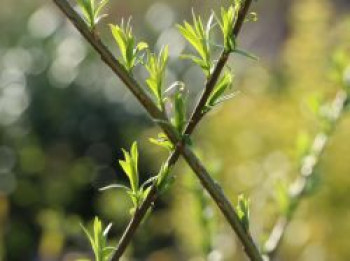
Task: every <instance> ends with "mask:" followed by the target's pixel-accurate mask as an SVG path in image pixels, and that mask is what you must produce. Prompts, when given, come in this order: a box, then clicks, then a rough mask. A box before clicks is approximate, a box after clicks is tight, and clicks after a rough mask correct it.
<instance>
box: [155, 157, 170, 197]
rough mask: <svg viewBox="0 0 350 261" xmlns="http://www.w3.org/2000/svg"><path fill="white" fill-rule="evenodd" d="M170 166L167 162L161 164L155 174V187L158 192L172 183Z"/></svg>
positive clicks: (162, 191)
mask: <svg viewBox="0 0 350 261" xmlns="http://www.w3.org/2000/svg"><path fill="white" fill-rule="evenodd" d="M170 171H171V167H169V165H168V164H167V163H164V164H162V166H161V168H160V170H159V173H158V175H157V187H158V190H159V191H160V193H161V194H162V193H164V192H165V191H166V190H167V189H168V188H169V187H170V185H171V184H172V183H173V181H174V178H173V177H172V176H170Z"/></svg>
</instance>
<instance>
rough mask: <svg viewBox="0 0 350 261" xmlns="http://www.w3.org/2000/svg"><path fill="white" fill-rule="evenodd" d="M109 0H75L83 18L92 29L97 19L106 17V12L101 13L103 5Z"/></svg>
mask: <svg viewBox="0 0 350 261" xmlns="http://www.w3.org/2000/svg"><path fill="white" fill-rule="evenodd" d="M108 1H109V0H101V1H100V2H96V0H77V4H78V6H79V8H80V9H81V12H82V15H83V18H84V20H85V22H86V24H87V25H88V26H89V28H90V30H94V29H95V27H96V25H97V24H98V23H99V21H100V20H101V19H102V18H104V17H106V14H101V11H102V9H103V7H104V6H105V5H106V4H107V3H108Z"/></svg>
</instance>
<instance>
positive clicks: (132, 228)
mask: <svg viewBox="0 0 350 261" xmlns="http://www.w3.org/2000/svg"><path fill="white" fill-rule="evenodd" d="M251 3H252V0H247V1H245V2H244V4H243V6H242V8H241V9H240V11H239V13H238V18H237V22H236V23H235V26H234V28H233V29H232V30H233V36H234V37H237V36H238V34H239V32H240V31H241V28H242V25H243V21H244V20H245V17H246V15H247V13H248V10H249V7H250V5H251ZM228 58H229V53H228V52H225V51H223V52H222V53H221V55H220V58H219V60H218V62H217V64H216V66H215V68H214V70H213V72H212V74H211V76H210V77H209V79H208V80H207V82H206V84H205V88H204V90H203V92H202V94H201V96H200V98H199V100H198V103H197V104H196V106H195V109H194V111H193V113H192V115H191V117H190V120H189V122H188V124H187V126H186V128H185V131H184V134H186V135H191V134H192V133H193V131H194V130H195V128H196V126H197V125H198V123H199V122H200V121H201V119H202V118H203V116H204V114H205V113H204V112H203V109H204V107H205V105H206V103H207V100H208V98H209V96H210V94H211V92H212V91H213V89H214V87H215V85H216V83H217V82H218V79H219V77H220V74H221V72H222V70H223V68H224V67H225V64H226V63H227V60H228ZM180 149H181V146H176V148H175V149H174V151H173V152H172V153H171V155H170V156H169V158H168V159H167V163H166V164H167V165H168V166H172V165H174V164H175V163H176V162H177V160H178V159H179V156H180ZM157 197H158V194H157V186H156V184H153V185H152V187H151V191H150V193H149V194H148V196H147V198H146V199H145V201H144V202H143V203H142V205H141V206H140V208H139V209H137V210H136V212H135V215H134V216H133V218H132V219H131V220H130V222H129V224H128V226H127V227H126V229H125V230H124V233H123V235H122V237H121V238H120V240H119V244H118V246H117V249H116V251H115V253H114V256H113V258H114V259H111V260H112V261H114V260H118V259H119V258H120V257H121V256H122V255H123V253H124V251H125V249H126V247H127V246H128V244H129V243H130V241H131V239H132V238H133V235H134V234H135V232H136V230H137V228H138V226H139V224H140V223H141V221H142V220H143V218H144V216H145V215H146V213H147V210H148V209H149V208H150V207H151V205H152V204H153V202H154V201H155V200H156V199H157ZM151 199H152V200H151Z"/></svg>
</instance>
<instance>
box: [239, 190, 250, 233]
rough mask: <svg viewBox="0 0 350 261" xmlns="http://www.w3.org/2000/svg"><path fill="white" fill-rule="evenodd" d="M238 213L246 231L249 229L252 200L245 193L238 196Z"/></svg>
mask: <svg viewBox="0 0 350 261" xmlns="http://www.w3.org/2000/svg"><path fill="white" fill-rule="evenodd" d="M237 215H238V217H239V219H240V220H241V223H242V225H243V227H244V229H245V230H246V231H248V230H249V218H250V200H249V199H248V198H246V197H245V196H244V195H243V194H241V195H239V196H238V204H237Z"/></svg>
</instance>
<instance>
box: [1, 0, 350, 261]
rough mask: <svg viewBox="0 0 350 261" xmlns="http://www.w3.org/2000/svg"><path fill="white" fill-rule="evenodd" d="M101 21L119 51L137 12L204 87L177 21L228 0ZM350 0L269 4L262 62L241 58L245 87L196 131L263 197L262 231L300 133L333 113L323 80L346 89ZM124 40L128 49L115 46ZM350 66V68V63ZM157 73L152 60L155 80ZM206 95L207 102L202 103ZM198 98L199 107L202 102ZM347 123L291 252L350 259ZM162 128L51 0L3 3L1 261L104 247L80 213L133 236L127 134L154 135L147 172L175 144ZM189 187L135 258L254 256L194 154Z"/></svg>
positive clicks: (257, 229)
mask: <svg viewBox="0 0 350 261" xmlns="http://www.w3.org/2000/svg"><path fill="white" fill-rule="evenodd" d="M110 2H111V3H110V4H109V5H108V8H107V9H106V12H108V13H109V14H110V15H109V17H108V18H107V19H106V20H105V21H104V22H103V23H102V24H101V25H100V27H99V30H100V31H101V35H102V36H103V38H104V40H105V41H106V43H108V45H109V46H110V48H111V49H112V50H113V52H115V51H116V47H115V46H114V45H113V42H112V39H111V36H110V34H109V32H108V27H107V26H106V24H107V23H111V22H112V23H119V22H120V20H121V18H122V17H128V16H130V15H132V16H133V20H132V24H133V25H134V31H135V35H137V38H138V39H140V40H141V39H142V40H146V41H148V42H149V43H150V44H151V46H154V48H155V49H156V50H159V48H160V47H161V45H163V44H169V45H170V56H171V60H170V65H169V70H168V72H167V75H168V82H169V83H170V82H173V81H175V80H183V81H185V83H187V84H189V85H190V86H189V89H190V92H191V93H190V94H191V97H192V98H191V101H192V99H194V98H196V97H197V95H198V93H199V91H200V88H202V86H203V81H204V78H203V76H202V75H201V72H200V70H199V69H198V68H197V67H195V66H193V65H191V64H190V63H188V62H186V61H178V57H179V55H180V54H181V53H182V52H183V51H184V49H185V48H186V43H185V41H184V40H183V39H182V38H181V36H180V35H179V33H178V32H177V30H176V28H175V27H174V24H175V23H180V22H182V21H183V19H188V18H189V17H190V14H191V8H192V7H193V8H194V9H195V10H196V12H198V13H200V14H202V15H203V17H208V14H209V13H210V10H211V8H214V9H215V8H216V10H217V7H218V6H219V5H221V4H224V5H225V4H227V1H209V0H190V1H185V0H178V1H170V0H162V1H153V0H143V1H139V0H128V1H116V0H115V1H114V0H111V1H110ZM349 10H350V2H349V1H348V0H343V1H340V0H338V1H334V0H293V1H287V0H283V1H281V0H270V1H259V2H258V3H255V4H254V5H253V11H256V12H258V15H259V20H258V22H257V23H248V24H246V25H245V27H244V30H243V32H242V35H241V38H240V41H239V44H240V45H241V47H242V48H243V49H245V50H249V51H251V52H253V53H255V54H256V55H258V56H259V57H260V61H259V62H255V61H249V60H247V59H246V58H242V57H239V56H236V55H234V56H233V57H232V58H231V60H230V66H231V67H232V68H234V71H235V74H236V78H235V88H236V89H239V90H240V95H239V96H237V97H236V98H235V99H233V100H230V101H228V102H226V103H225V104H224V105H222V106H220V107H218V108H217V109H215V110H214V111H213V112H211V113H210V115H209V116H208V117H207V119H206V120H204V121H203V122H202V124H201V125H202V126H201V127H200V128H198V131H197V132H196V134H195V138H194V142H195V146H196V148H197V150H198V154H199V155H200V156H201V157H202V158H203V159H204V160H205V163H206V166H207V167H208V168H209V169H210V170H211V172H212V173H213V175H215V178H216V179H218V180H219V181H220V182H221V183H222V184H224V186H223V188H224V190H225V192H226V193H227V194H228V195H229V196H230V198H231V199H232V202H234V203H236V199H237V195H238V194H239V193H245V194H247V195H249V196H250V198H251V202H252V222H251V226H252V227H251V230H252V233H253V236H254V237H255V238H256V239H257V240H258V241H259V242H263V240H264V239H265V238H266V236H267V235H268V233H269V231H270V230H271V227H272V225H273V222H274V221H275V219H276V217H277V215H278V208H277V207H276V201H275V199H274V193H273V188H274V184H275V183H277V182H280V181H282V182H286V183H287V184H289V183H290V182H291V181H293V180H294V178H295V177H296V175H297V170H298V166H299V158H298V155H297V152H296V149H295V148H296V145H295V144H296V139H297V134H298V133H300V132H306V133H309V134H310V136H311V137H312V136H313V135H314V134H315V133H317V131H318V130H319V128H320V126H319V124H318V121H317V119H316V117H315V115H314V114H313V113H312V112H311V111H310V110H309V109H308V105H307V104H308V98H309V97H310V96H311V95H314V94H315V93H316V94H317V95H318V96H320V97H325V99H326V100H328V99H332V98H333V97H334V94H335V92H336V91H337V90H338V89H340V88H341V86H340V85H339V84H337V83H335V82H334V81H333V80H332V77H331V71H332V66H331V62H330V61H331V57H332V56H333V54H334V53H335V52H336V51H337V50H339V49H343V50H346V51H348V53H349V54H350V52H349V50H350V49H349V47H350V14H349ZM115 53H116V52H115ZM348 71H349V70H348ZM142 74H143V71H142V70H136V75H137V76H138V77H141V76H142ZM191 104H193V103H191ZM190 107H191V106H190ZM348 116H349V115H346V114H345V116H344V117H343V118H342V120H341V122H340V124H339V125H338V127H337V129H336V132H335V134H334V136H333V137H332V139H331V142H330V144H329V146H328V147H327V149H326V152H325V154H324V155H323V156H322V160H321V161H322V162H321V166H320V167H319V169H318V172H319V173H318V174H317V177H318V182H317V189H316V190H315V193H314V194H313V195H312V197H310V198H309V199H307V200H306V201H305V202H303V203H302V205H301V207H300V208H299V209H298V211H297V213H296V215H295V218H294V220H293V222H292V223H291V224H290V226H289V228H288V230H287V233H286V237H285V240H284V241H283V244H282V247H281V249H280V252H279V255H278V260H286V261H287V260H303V261H325V260H341V261H342V260H344V261H345V260H350V247H349V246H350V203H349V200H350V175H349V174H350V161H349V159H350V139H349V130H350V119H349V117H348ZM157 132H158V129H157V127H156V126H155V125H154V123H153V122H152V121H151V120H150V119H149V118H148V117H147V115H146V113H145V111H144V110H143V108H142V107H141V106H140V105H139V104H138V103H137V101H136V100H135V99H134V98H133V97H132V96H131V94H130V93H129V92H128V91H126V88H125V87H124V86H123V85H122V84H121V83H120V81H119V80H118V79H116V77H115V76H114V75H113V74H112V73H111V71H110V70H109V69H108V68H106V66H105V65H104V64H103V63H102V62H101V61H100V60H99V57H98V56H97V55H96V54H95V53H94V52H93V51H92V50H91V48H90V47H89V46H88V45H87V44H86V43H85V41H84V39H82V38H81V37H80V35H79V34H78V33H77V32H76V31H75V29H73V27H72V26H71V25H70V23H69V22H68V21H67V20H66V19H65V18H64V17H63V16H62V15H61V13H60V12H59V10H58V9H57V8H56V7H55V6H54V5H53V4H52V3H51V1H44V0H41V1H40V0H31V1H11V0H2V4H1V8H0V260H1V261H32V260H33V261H34V260H40V261H54V260H65V261H68V260H75V259H76V258H78V257H81V256H88V255H89V245H88V242H87V240H86V239H85V237H84V235H83V232H82V230H81V228H80V226H79V224H80V223H84V224H86V223H88V222H90V221H91V220H92V219H93V217H94V216H95V215H98V216H100V217H101V218H102V219H103V220H104V221H105V222H106V223H107V222H112V223H113V229H112V232H111V237H112V239H113V240H114V241H113V242H117V239H118V236H120V235H121V233H122V231H123V229H124V227H125V226H126V224H127V222H128V220H129V218H130V216H129V213H128V209H129V207H130V202H129V201H128V198H127V197H126V195H124V194H123V193H122V192H119V191H108V192H103V193H101V192H98V188H100V187H102V186H104V185H107V184H109V183H111V182H121V183H123V182H126V180H125V177H124V174H123V173H122V171H121V169H120V168H119V166H118V164H117V160H118V159H119V158H121V152H120V148H121V147H127V148H128V147H129V146H130V144H131V142H132V141H133V140H137V141H138V142H139V144H140V146H141V154H142V157H141V167H140V169H141V170H142V176H143V177H144V178H145V179H146V178H147V177H149V176H150V175H154V174H155V173H156V172H157V169H158V167H159V164H160V163H161V161H162V160H163V159H165V157H166V154H165V153H164V152H163V151H161V150H159V149H158V148H156V147H154V146H152V145H150V144H149V142H148V137H149V136H151V135H155V134H156V133H157ZM176 172H177V173H178V174H179V176H178V178H177V180H176V183H175V186H173V188H172V189H171V191H169V192H168V193H167V194H166V195H165V196H163V197H162V199H161V200H158V202H157V203H156V207H155V210H154V212H153V215H151V216H150V217H149V218H148V220H147V222H145V223H144V224H143V226H142V228H141V229H140V230H139V231H138V233H137V234H136V237H135V238H134V240H133V242H132V245H131V247H130V248H129V249H128V252H127V255H126V257H125V260H152V261H153V260H160V261H163V260H164V261H166V260H213V261H214V260H215V261H216V260H245V256H244V254H243V252H242V250H241V249H240V245H239V243H238V242H236V239H235V237H234V235H233V233H232V231H231V230H230V229H229V228H228V226H227V224H226V223H225V221H224V220H223V219H222V216H221V214H220V213H218V212H217V209H216V208H215V207H214V206H212V204H211V201H210V199H208V197H207V195H206V194H203V193H202V190H201V189H200V187H199V185H198V182H197V181H196V180H195V179H193V178H192V177H193V175H192V173H190V170H189V169H188V168H187V167H186V164H184V163H183V162H181V163H180V164H178V166H177V167H176Z"/></svg>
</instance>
